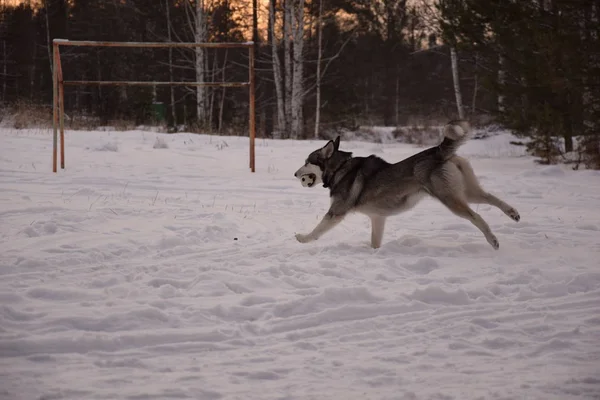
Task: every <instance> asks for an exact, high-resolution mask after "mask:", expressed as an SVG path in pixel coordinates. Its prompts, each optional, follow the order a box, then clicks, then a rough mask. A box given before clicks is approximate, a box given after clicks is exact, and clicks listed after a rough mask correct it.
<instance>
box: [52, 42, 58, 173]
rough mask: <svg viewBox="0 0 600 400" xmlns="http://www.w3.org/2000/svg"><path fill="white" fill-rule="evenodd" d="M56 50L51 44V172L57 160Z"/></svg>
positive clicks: (56, 47) (54, 45)
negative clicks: (52, 139)
mask: <svg viewBox="0 0 600 400" xmlns="http://www.w3.org/2000/svg"><path fill="white" fill-rule="evenodd" d="M57 50H58V45H57V44H56V43H54V44H53V52H52V84H53V91H52V92H53V94H52V97H53V98H52V127H53V128H54V141H53V147H52V172H56V171H57V158H58V143H57V142H58V104H57V103H58V73H57V72H58V71H57V69H56V64H57V61H56V54H57Z"/></svg>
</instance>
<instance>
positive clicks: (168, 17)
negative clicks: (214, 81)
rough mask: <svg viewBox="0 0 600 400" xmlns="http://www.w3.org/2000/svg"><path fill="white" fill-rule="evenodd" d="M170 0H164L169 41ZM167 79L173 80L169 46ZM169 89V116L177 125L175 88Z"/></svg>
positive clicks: (171, 55) (170, 29)
mask: <svg viewBox="0 0 600 400" xmlns="http://www.w3.org/2000/svg"><path fill="white" fill-rule="evenodd" d="M169 2H170V0H165V10H166V14H167V38H168V40H169V42H172V37H171V31H172V26H171V7H170V4H169ZM169 80H170V81H171V82H173V48H172V47H169ZM170 89H171V118H172V119H173V125H175V126H177V112H176V111H175V88H174V87H173V86H171V87H170Z"/></svg>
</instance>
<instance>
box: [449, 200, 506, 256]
mask: <svg viewBox="0 0 600 400" xmlns="http://www.w3.org/2000/svg"><path fill="white" fill-rule="evenodd" d="M438 199H439V200H440V201H441V202H442V203H443V204H444V205H445V206H446V207H448V209H450V211H452V212H453V213H454V214H456V215H458V216H459V217H463V218H465V219H468V220H469V221H471V223H472V224H473V225H475V226H476V227H477V228H479V230H480V231H481V232H482V233H483V235H484V236H485V238H486V240H487V241H488V243H489V244H490V245H492V247H493V248H494V249H496V250H498V248H499V247H500V243H499V242H498V239H497V238H496V236H495V235H494V234H493V233H492V230H491V229H490V227H489V225H488V224H487V222H485V220H484V219H483V218H482V217H481V215H479V214H477V213H476V212H475V211H473V210H472V209H471V207H469V205H468V204H467V203H466V202H465V201H463V200H462V199H459V198H456V197H449V196H448V197H442V198H440V197H438Z"/></svg>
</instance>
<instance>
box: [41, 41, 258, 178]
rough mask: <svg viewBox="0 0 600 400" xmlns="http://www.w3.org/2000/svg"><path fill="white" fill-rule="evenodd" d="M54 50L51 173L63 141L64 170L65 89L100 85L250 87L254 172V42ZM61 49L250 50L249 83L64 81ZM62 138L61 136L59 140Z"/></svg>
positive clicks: (93, 44) (115, 44)
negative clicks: (65, 87)
mask: <svg viewBox="0 0 600 400" xmlns="http://www.w3.org/2000/svg"><path fill="white" fill-rule="evenodd" d="M52 46H53V69H52V77H53V118H52V121H53V131H54V143H53V152H52V171H53V172H57V169H58V166H57V161H58V144H59V140H58V139H59V137H60V167H61V168H62V169H65V122H64V121H65V104H64V86H65V85H68V86H75V85H97V86H197V87H248V89H249V90H248V96H249V112H248V114H249V115H248V120H249V121H248V128H249V139H250V170H251V171H252V172H255V170H256V166H255V151H254V142H255V139H256V115H255V114H256V111H255V110H256V108H255V97H256V96H255V85H254V42H240V43H228V42H223V43H186V42H183V43H181V42H180V43H175V42H98V41H89V40H77V41H71V40H66V39H54V40H53V41H52ZM59 46H80V47H83V46H86V47H138V48H140V47H146V48H148V47H150V48H169V47H170V48H196V47H203V48H247V49H248V56H249V57H248V81H246V82H185V81H183V82H170V81H169V82H160V81H158V82H153V81H83V80H78V81H75V80H70V81H66V80H64V78H63V71H62V64H61V59H60V49H59ZM59 134H60V136H59Z"/></svg>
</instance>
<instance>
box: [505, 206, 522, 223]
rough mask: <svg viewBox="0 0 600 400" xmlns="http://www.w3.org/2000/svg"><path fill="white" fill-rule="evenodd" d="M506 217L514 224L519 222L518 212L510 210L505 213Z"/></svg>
mask: <svg viewBox="0 0 600 400" xmlns="http://www.w3.org/2000/svg"><path fill="white" fill-rule="evenodd" d="M506 215H508V216H509V217H510V218H511V219H512V220H513V221H515V222H519V220H520V219H521V216H520V215H519V212H518V211H517V210H515V209H514V208H511V209H509V210H508V211H506Z"/></svg>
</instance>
